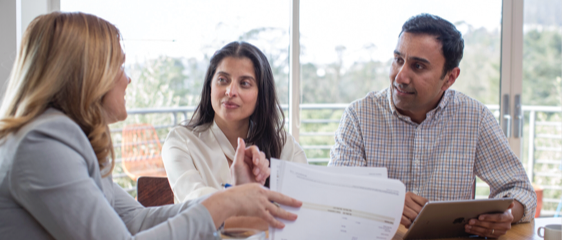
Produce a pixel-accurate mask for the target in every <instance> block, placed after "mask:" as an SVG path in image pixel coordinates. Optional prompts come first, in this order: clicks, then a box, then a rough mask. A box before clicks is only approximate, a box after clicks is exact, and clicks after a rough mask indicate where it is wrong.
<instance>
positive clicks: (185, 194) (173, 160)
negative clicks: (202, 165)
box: [162, 128, 219, 202]
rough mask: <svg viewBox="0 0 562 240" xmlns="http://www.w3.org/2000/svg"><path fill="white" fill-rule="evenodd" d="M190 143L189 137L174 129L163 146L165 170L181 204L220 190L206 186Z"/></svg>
mask: <svg viewBox="0 0 562 240" xmlns="http://www.w3.org/2000/svg"><path fill="white" fill-rule="evenodd" d="M188 141H190V140H189V138H188V137H187V136H185V135H184V134H182V133H181V132H180V131H178V129H176V128H174V129H172V131H171V132H170V133H169V134H168V137H167V138H166V142H164V145H163V146H162V160H163V162H164V168H165V169H166V174H167V175H168V181H169V182H170V186H171V187H172V191H173V192H174V198H175V199H176V201H179V202H185V201H187V200H190V199H194V198H198V197H202V196H205V195H208V194H210V193H214V192H216V191H218V190H219V189H216V188H213V187H209V186H207V185H206V184H205V181H204V180H203V177H201V174H200V173H199V171H198V170H197V168H196V167H195V164H194V163H193V158H192V157H191V152H190V149H189V148H188V147H187V143H188Z"/></svg>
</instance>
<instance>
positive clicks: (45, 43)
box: [0, 12, 302, 239]
mask: <svg viewBox="0 0 562 240" xmlns="http://www.w3.org/2000/svg"><path fill="white" fill-rule="evenodd" d="M120 39H121V35H120V33H119V30H118V29H117V28H116V27H115V26H114V25H113V24H111V23H109V22H107V21H105V20H103V19H101V18H98V17H96V16H94V15H90V14H84V13H61V12H53V13H50V14H46V15H41V16H39V17H37V18H35V19H34V20H33V21H32V22H31V23H30V24H29V27H28V28H27V30H26V31H25V33H24V36H23V38H22V42H21V48H20V49H19V51H18V56H17V58H16V61H15V63H14V66H13V69H12V72H11V75H10V80H9V84H8V88H7V90H6V92H5V95H4V99H3V102H2V105H1V107H0V216H1V217H0V238H2V239H214V237H213V233H214V232H215V231H216V229H217V228H218V227H219V226H221V224H222V223H223V222H224V221H225V220H226V219H227V218H230V217H232V216H257V217H261V218H263V219H264V220H265V221H267V222H268V223H270V224H271V225H272V226H274V227H283V226H284V224H283V223H281V222H280V221H278V220H276V219H275V218H274V217H280V218H283V219H290V220H294V219H296V215H294V214H292V213H289V212H286V211H285V210H283V209H282V208H279V207H277V206H276V205H275V204H273V203H272V202H271V201H275V202H277V203H282V204H285V205H289V206H293V207H299V206H300V205H301V204H302V203H301V202H299V201H297V200H295V199H292V198H289V197H287V196H284V195H282V194H280V193H276V192H272V191H269V190H267V189H265V188H263V187H262V186H261V185H259V184H256V183H249V184H244V185H243V186H237V187H232V188H229V189H227V190H224V191H220V192H217V193H215V194H213V195H210V196H206V197H205V198H200V199H197V200H193V201H190V202H185V203H181V204H176V205H167V206H160V207H151V208H145V207H143V206H142V205H140V204H139V203H138V202H137V201H135V199H134V198H132V197H131V196H130V195H129V194H128V193H127V192H125V191H124V190H123V189H122V188H121V187H119V186H118V185H117V184H116V183H114V182H113V180H112V177H111V172H112V170H113V166H114V165H115V161H114V160H115V157H114V154H113V144H112V142H111V135H110V131H109V127H108V125H109V124H111V123H115V122H117V121H122V120H124V119H125V118H127V111H126V109H125V100H124V97H125V91H126V89H127V86H128V85H129V83H131V79H130V78H129V77H128V76H127V75H126V74H125V71H124V68H123V64H124V61H125V54H124V53H123V50H122V48H121V44H120ZM239 146H240V147H239V148H238V149H237V150H236V154H235V157H234V163H233V167H232V168H233V169H234V170H233V174H234V175H235V177H236V178H237V180H236V181H239V182H251V181H256V179H255V177H256V176H255V175H254V174H251V173H250V171H249V169H252V170H255V169H260V166H261V167H262V168H261V169H263V170H262V171H263V172H267V171H268V170H269V169H268V166H267V164H268V161H267V160H266V159H265V158H262V157H261V156H260V155H259V154H256V153H259V152H258V151H257V149H253V148H252V147H251V148H250V149H245V145H244V142H243V141H242V139H240V144H239ZM248 150H249V151H248ZM254 155H257V156H256V158H257V159H256V161H253V162H248V161H245V158H247V156H254ZM260 172H261V171H260ZM249 173H250V174H249ZM257 177H258V178H259V177H261V178H264V176H260V175H258V176H257ZM261 178H259V179H261Z"/></svg>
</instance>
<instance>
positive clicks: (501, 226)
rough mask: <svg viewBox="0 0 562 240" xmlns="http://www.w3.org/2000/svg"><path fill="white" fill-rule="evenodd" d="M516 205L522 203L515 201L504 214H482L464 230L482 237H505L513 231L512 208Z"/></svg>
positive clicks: (472, 220)
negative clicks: (510, 230)
mask: <svg viewBox="0 0 562 240" xmlns="http://www.w3.org/2000/svg"><path fill="white" fill-rule="evenodd" d="M515 204H520V203H518V202H516V201H514V202H513V203H511V205H509V209H507V210H506V211H505V212H503V213H496V214H482V215H480V216H478V219H470V220H469V221H468V224H466V225H465V226H464V230H465V231H466V232H467V233H470V234H476V235H478V236H480V237H489V238H498V237H500V236H501V235H504V234H505V233H506V232H507V230H509V229H511V223H512V222H513V215H512V214H511V208H513V207H514V206H515Z"/></svg>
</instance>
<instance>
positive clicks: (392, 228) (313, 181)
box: [269, 159, 406, 240]
mask: <svg viewBox="0 0 562 240" xmlns="http://www.w3.org/2000/svg"><path fill="white" fill-rule="evenodd" d="M386 176H387V173H386V168H367V167H360V168H355V167H320V166H313V165H305V164H298V163H292V162H287V161H280V160H277V159H271V176H270V188H271V190H273V191H277V192H280V193H283V194H285V195H287V196H290V197H293V198H296V199H298V200H300V201H302V202H303V205H302V207H300V208H291V207H287V206H281V207H282V208H283V209H285V210H287V211H290V212H293V213H296V214H297V215H298V219H297V220H296V221H294V222H292V221H284V220H281V221H282V222H283V223H285V228H284V229H273V228H270V229H269V239H270V240H297V239H353V240H362V239H392V237H393V236H394V234H395V233H396V230H397V229H398V226H399V224H400V219H401V216H402V210H403V208H404V194H405V190H406V187H405V186H404V184H402V182H400V181H398V180H392V179H387V178H386Z"/></svg>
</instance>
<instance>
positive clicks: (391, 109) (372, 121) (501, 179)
mask: <svg viewBox="0 0 562 240" xmlns="http://www.w3.org/2000/svg"><path fill="white" fill-rule="evenodd" d="M390 94H391V93H390V90H389V89H388V88H387V89H384V90H382V91H380V92H371V93H369V94H368V95H367V96H366V97H365V98H363V99H360V100H357V101H355V102H353V103H351V104H350V105H349V106H348V107H347V109H346V110H345V112H344V114H343V116H342V118H341V121H340V125H339V128H338V130H337V131H336V136H335V145H334V146H333V147H332V149H331V152H330V163H329V166H365V167H386V168H387V169H388V177H389V178H394V179H398V180H401V181H402V182H403V183H404V185H406V191H410V192H413V193H415V194H417V195H420V196H422V197H425V198H427V199H429V200H430V201H445V200H460V199H471V198H472V192H473V183H474V181H475V176H478V177H480V178H481V179H482V180H483V181H485V182H486V183H488V185H489V186H490V196H489V197H490V198H504V197H513V198H515V199H516V200H517V201H519V202H520V203H521V204H523V206H524V208H525V211H524V215H523V218H522V219H521V222H528V221H530V220H532V219H533V216H534V215H535V207H536V195H535V192H534V190H533V187H532V186H531V183H530V182H529V179H528V177H527V175H526V173H525V170H524V169H523V165H522V164H521V162H520V161H519V159H518V158H517V156H516V155H515V153H513V151H511V149H510V147H509V144H508V141H507V138H506V137H505V135H504V134H503V132H502V131H501V129H500V126H499V125H498V123H497V121H496V119H495V118H494V116H493V115H492V113H491V112H490V110H489V109H488V108H486V106H484V105H483V104H482V103H480V102H478V101H476V100H474V99H472V98H470V97H468V96H466V95H464V94H463V93H461V92H457V91H455V90H451V89H449V90H447V91H445V93H444V95H443V98H442V99H441V101H440V102H439V104H438V106H437V107H436V108H435V109H433V110H431V111H430V112H428V113H427V114H426V119H425V120H424V121H423V122H421V123H420V124H418V123H415V122H413V121H411V119H410V117H408V116H404V115H401V114H400V113H399V112H398V111H397V110H396V108H395V106H394V104H393V103H392V101H391V95H390Z"/></svg>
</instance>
